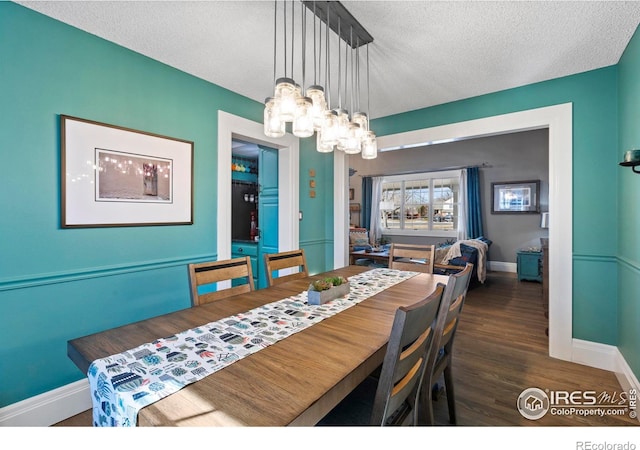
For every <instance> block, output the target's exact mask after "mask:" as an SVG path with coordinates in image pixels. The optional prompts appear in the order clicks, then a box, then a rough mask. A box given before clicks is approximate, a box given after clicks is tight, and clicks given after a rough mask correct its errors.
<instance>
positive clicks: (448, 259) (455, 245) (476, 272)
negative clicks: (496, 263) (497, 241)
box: [433, 236, 492, 285]
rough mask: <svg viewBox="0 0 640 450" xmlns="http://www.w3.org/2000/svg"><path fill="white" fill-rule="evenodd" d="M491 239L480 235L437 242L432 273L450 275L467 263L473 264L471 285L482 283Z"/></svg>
mask: <svg viewBox="0 0 640 450" xmlns="http://www.w3.org/2000/svg"><path fill="white" fill-rule="evenodd" d="M491 243H492V241H491V240H490V239H487V238H485V237H484V236H481V237H479V238H475V239H464V240H460V241H456V242H452V243H450V242H446V243H443V244H438V246H437V247H436V256H435V265H434V269H433V273H436V274H439V275H451V274H454V273H457V272H459V271H460V270H462V269H463V268H464V266H465V265H466V264H467V263H471V264H473V273H472V276H471V285H476V284H478V283H484V281H485V278H486V269H487V254H488V251H489V246H490V245H491Z"/></svg>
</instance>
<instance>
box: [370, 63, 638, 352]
mask: <svg viewBox="0 0 640 450" xmlns="http://www.w3.org/2000/svg"><path fill="white" fill-rule="evenodd" d="M617 75H618V69H617V67H616V66H610V67H606V68H603V69H600V70H594V71H590V72H585V73H581V74H577V75H573V76H569V77H564V78H559V79H555V80H551V81H546V82H543V83H536V84H531V85H528V86H524V87H520V88H516V89H510V90H506V91H501V92H497V93H493V94H488V95H483V96H479V97H474V98H470V99H466V100H461V101H457V102H452V103H448V104H444V105H438V106H434V107H430V108H425V109H421V110H416V111H411V112H407V113H404V114H398V115H395V116H391V117H385V118H382V119H378V120H374V121H373V123H372V125H371V127H372V129H373V130H375V131H376V133H377V134H378V135H380V136H382V135H387V134H394V133H400V132H405V131H411V130H416V129H421V128H428V127H433V126H437V125H443V124H449V123H456V122H462V121H465V120H472V119H478V118H482V117H489V116H495V115H499V114H506V113H511V112H516V111H523V110H528V109H533V108H540V107H545V106H551V105H556V104H561V103H568V102H572V103H573V206H574V207H573V223H574V227H573V258H574V282H573V287H574V296H573V311H574V321H573V336H574V337H575V338H578V339H585V340H588V341H594V342H600V343H604V344H611V345H616V344H617V340H618V331H617V323H618V307H617V301H616V299H617V292H618V283H617V264H616V254H617V243H618V237H617V235H618V232H617V226H616V225H615V217H616V215H617V202H616V200H615V199H616V197H617V186H616V180H617V176H618V166H617V164H616V157H617V156H616V155H614V154H613V153H612V149H614V148H617V145H618V138H617V133H618V128H617V127H618V120H617V117H618V109H617V108H618V100H617V98H618V97H617V96H618V93H617ZM594 180H606V181H607V182H605V183H594ZM602 210H606V216H607V217H608V218H609V219H607V217H605V216H603V215H602V214H598V211H602ZM585 224H588V226H585ZM487 233H488V235H489V237H491V236H490V230H488V231H487ZM596 279H597V280H598V285H597V287H598V289H589V288H586V287H587V286H592V285H593V283H592V282H591V280H596ZM636 349H637V346H636Z"/></svg>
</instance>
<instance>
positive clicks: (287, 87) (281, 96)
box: [274, 78, 296, 122]
mask: <svg viewBox="0 0 640 450" xmlns="http://www.w3.org/2000/svg"><path fill="white" fill-rule="evenodd" d="M274 97H275V100H276V102H277V103H278V105H279V106H280V108H279V109H280V120H281V121H283V122H293V118H294V117H295V113H296V84H295V81H293V80H292V79H291V78H278V80H277V81H276V89H275V95H274Z"/></svg>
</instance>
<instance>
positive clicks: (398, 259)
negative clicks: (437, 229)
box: [389, 243, 436, 273]
mask: <svg viewBox="0 0 640 450" xmlns="http://www.w3.org/2000/svg"><path fill="white" fill-rule="evenodd" d="M435 254H436V249H435V245H417V244H415V245H414V244H396V243H392V244H391V248H390V249H389V268H390V269H397V270H410V271H414V272H425V273H433V263H434V258H435Z"/></svg>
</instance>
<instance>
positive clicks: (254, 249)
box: [231, 241, 260, 288]
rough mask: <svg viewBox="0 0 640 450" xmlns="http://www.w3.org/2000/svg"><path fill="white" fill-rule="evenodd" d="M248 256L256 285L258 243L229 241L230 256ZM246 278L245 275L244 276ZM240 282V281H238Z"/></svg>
mask: <svg viewBox="0 0 640 450" xmlns="http://www.w3.org/2000/svg"><path fill="white" fill-rule="evenodd" d="M243 256H248V257H249V258H250V259H251V271H252V272H253V284H254V286H255V287H256V288H257V287H258V277H259V275H260V272H259V270H260V267H259V266H258V244H252V243H250V242H236V241H233V242H231V257H232V258H241V257H243ZM245 278H246V277H245ZM238 282H240V281H238Z"/></svg>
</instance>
